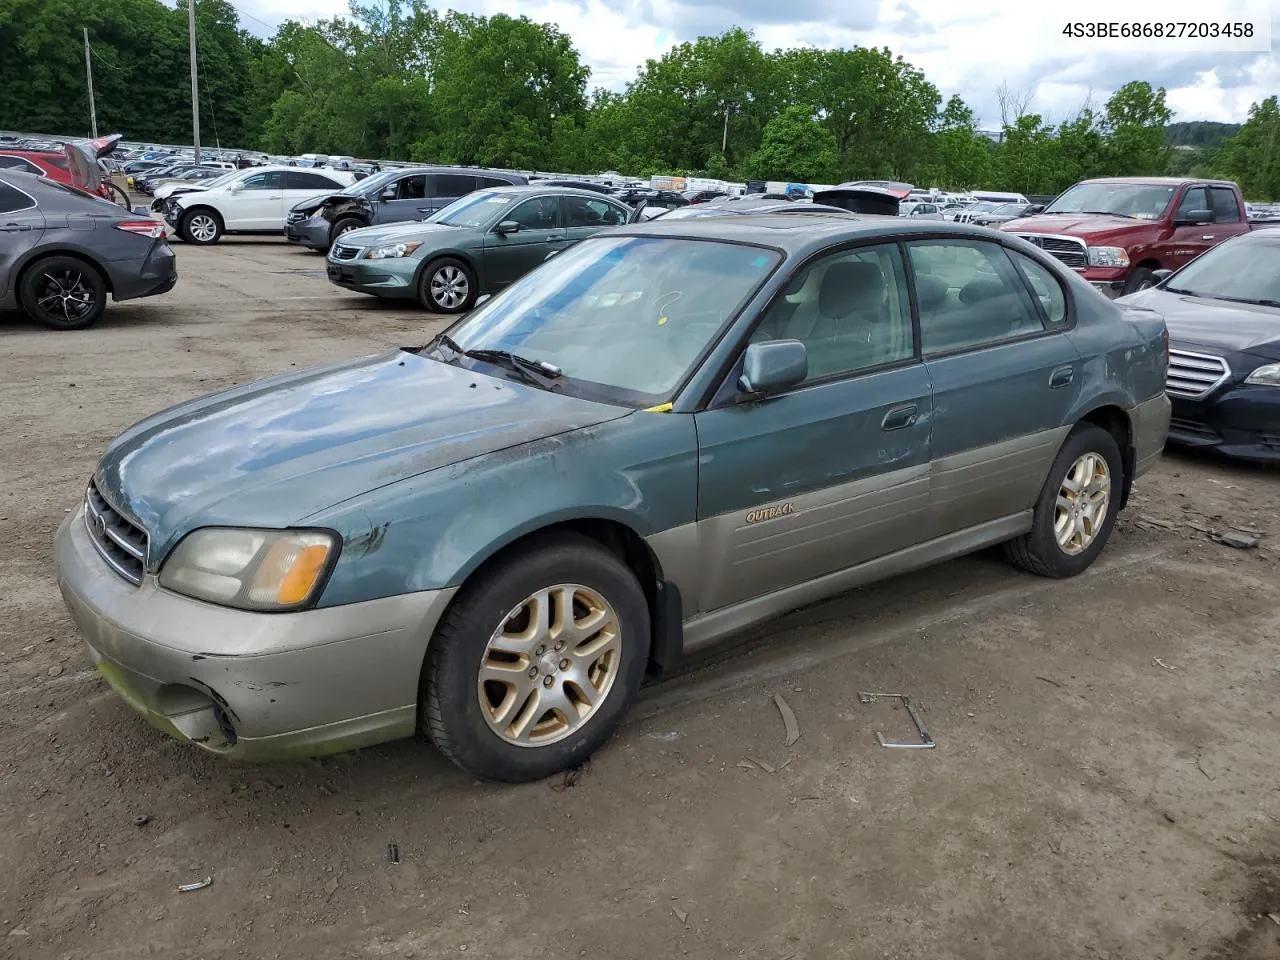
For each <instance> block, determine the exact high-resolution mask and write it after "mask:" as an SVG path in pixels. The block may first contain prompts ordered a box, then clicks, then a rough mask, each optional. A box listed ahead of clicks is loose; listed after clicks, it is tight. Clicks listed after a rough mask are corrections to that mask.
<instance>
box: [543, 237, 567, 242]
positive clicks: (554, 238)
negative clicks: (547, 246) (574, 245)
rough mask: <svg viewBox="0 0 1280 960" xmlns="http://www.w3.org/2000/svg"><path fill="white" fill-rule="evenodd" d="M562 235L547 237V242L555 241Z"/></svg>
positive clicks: (560, 238)
mask: <svg viewBox="0 0 1280 960" xmlns="http://www.w3.org/2000/svg"><path fill="white" fill-rule="evenodd" d="M563 239H564V237H547V243H555V242H556V241H557V240H563Z"/></svg>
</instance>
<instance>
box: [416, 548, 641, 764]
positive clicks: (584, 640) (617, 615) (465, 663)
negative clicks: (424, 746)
mask: <svg viewBox="0 0 1280 960" xmlns="http://www.w3.org/2000/svg"><path fill="white" fill-rule="evenodd" d="M539 610H541V611H545V613H544V614H543V615H542V616H541V617H539V616H538V611H539ZM565 611H572V613H566V612H565ZM513 651H514V652H513ZM648 659H649V606H648V603H647V602H646V600H645V596H644V592H643V591H642V590H641V588H640V584H639V583H638V582H637V580H636V578H635V575H634V574H633V573H632V572H631V570H630V569H629V568H628V567H627V565H626V564H624V563H623V562H622V561H621V560H620V559H619V558H618V557H617V556H616V555H614V554H613V553H610V552H609V551H608V550H606V549H605V548H604V547H602V546H600V545H599V544H598V543H596V542H595V541H594V540H591V539H589V538H587V537H583V536H580V535H578V534H575V533H568V532H557V533H552V534H548V535H546V536H544V537H542V538H540V539H539V540H538V541H537V543H536V545H534V546H530V547H529V548H527V549H525V550H522V551H520V552H519V553H516V554H513V555H512V556H510V557H508V558H506V559H504V560H502V561H500V562H498V563H497V564H495V565H494V566H492V567H491V568H489V569H488V570H485V571H484V572H482V573H481V574H480V575H479V576H478V577H476V578H474V579H473V580H471V581H469V582H467V583H466V584H465V585H464V586H463V588H462V590H461V591H460V592H459V594H458V596H457V597H456V598H455V599H454V602H453V603H452V604H451V605H450V608H449V610H448V612H447V613H446V614H445V616H444V618H443V619H442V620H441V621H440V624H439V626H438V627H437V628H436V633H435V636H434V637H433V638H432V640H431V649H430V651H429V652H428V655H427V662H426V664H425V666H424V669H423V673H422V691H421V696H420V704H421V706H420V709H421V724H422V728H423V729H424V730H425V731H426V732H427V734H428V735H429V736H430V738H431V740H432V742H433V743H435V745H436V747H437V748H438V749H439V750H440V752H441V753H443V754H444V755H445V756H446V757H448V758H449V759H450V760H452V761H453V762H454V763H455V764H457V765H458V766H459V767H461V768H462V769H464V770H466V771H467V772H469V773H471V774H473V775H475V776H477V777H482V778H484V779H487V780H497V781H502V782H506V783H522V782H525V781H529V780H539V779H541V778H543V777H548V776H550V775H552V774H554V773H557V772H559V771H561V770H566V769H569V768H572V767H575V766H577V765H579V764H580V763H582V762H583V761H584V760H586V759H587V758H588V757H589V756H590V755H591V753H592V752H593V751H594V750H596V749H597V748H599V747H600V745H601V744H603V743H604V742H605V741H606V740H607V739H608V738H609V736H610V735H611V734H612V733H613V731H614V730H615V729H616V728H617V726H618V724H619V723H620V722H621V720H622V717H623V715H624V714H625V713H626V711H627V708H628V707H629V706H630V705H631V703H632V701H633V700H634V699H635V696H636V692H637V691H638V690H639V688H640V682H641V680H643V678H644V672H645V666H646V664H647V663H648ZM494 678H497V679H494Z"/></svg>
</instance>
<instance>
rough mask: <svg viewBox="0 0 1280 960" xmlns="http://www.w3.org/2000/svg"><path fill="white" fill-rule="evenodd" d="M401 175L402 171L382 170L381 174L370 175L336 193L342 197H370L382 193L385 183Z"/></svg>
mask: <svg viewBox="0 0 1280 960" xmlns="http://www.w3.org/2000/svg"><path fill="white" fill-rule="evenodd" d="M403 173H404V171H403V170H383V171H382V172H381V173H374V174H370V175H369V176H367V177H365V178H364V179H363V180H360V181H359V182H357V183H353V184H352V185H351V186H349V187H347V188H345V189H343V190H339V191H338V193H339V194H340V195H342V196H344V197H372V196H373V195H374V194H378V193H381V192H382V188H383V187H384V186H385V185H386V184H387V181H389V180H392V179H394V178H396V177H398V176H400V175H401V174H403Z"/></svg>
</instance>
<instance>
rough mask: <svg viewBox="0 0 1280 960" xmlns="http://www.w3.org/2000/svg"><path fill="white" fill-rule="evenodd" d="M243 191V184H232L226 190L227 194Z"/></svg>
mask: <svg viewBox="0 0 1280 960" xmlns="http://www.w3.org/2000/svg"><path fill="white" fill-rule="evenodd" d="M243 189H244V184H243V183H233V184H232V185H231V186H230V187H229V188H228V189H227V192H228V193H239V192H240V191H241V190H243Z"/></svg>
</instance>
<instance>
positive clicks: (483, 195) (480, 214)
mask: <svg viewBox="0 0 1280 960" xmlns="http://www.w3.org/2000/svg"><path fill="white" fill-rule="evenodd" d="M519 199H520V196H519V194H510V193H500V192H498V191H496V190H477V191H476V192H475V193H469V194H467V195H466V196H465V197H459V198H458V199H457V200H455V201H453V203H451V204H449V205H448V206H447V207H445V208H444V209H443V210H439V211H437V212H436V213H433V214H432V215H431V216H429V217H427V222H428V223H443V224H445V225H447V226H450V227H483V226H484V225H485V224H486V223H488V222H489V221H490V220H492V219H493V218H494V217H496V216H497V215H498V214H499V213H501V212H502V211H504V210H510V209H512V208H513V206H514V204H515V203H516V201H517V200H519Z"/></svg>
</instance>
